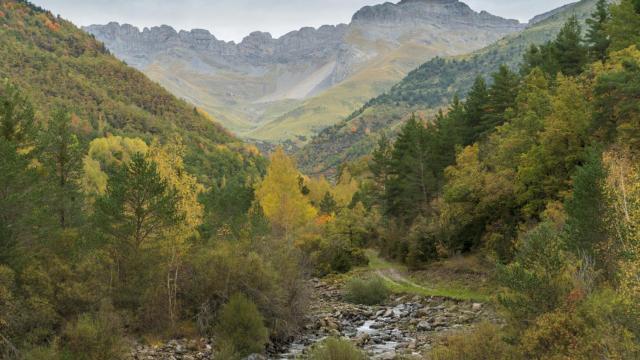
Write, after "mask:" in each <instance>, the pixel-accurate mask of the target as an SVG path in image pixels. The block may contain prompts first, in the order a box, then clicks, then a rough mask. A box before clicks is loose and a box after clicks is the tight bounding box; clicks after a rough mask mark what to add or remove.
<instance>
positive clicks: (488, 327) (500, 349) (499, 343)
mask: <svg viewBox="0 0 640 360" xmlns="http://www.w3.org/2000/svg"><path fill="white" fill-rule="evenodd" d="M513 354H515V351H514V349H513V348H512V347H511V346H510V345H509V344H507V343H506V342H504V341H503V340H502V338H501V336H500V329H499V328H498V327H497V326H496V325H493V324H489V323H482V324H480V325H479V326H478V327H477V328H476V329H475V330H473V331H470V332H462V333H456V334H454V335H451V336H448V337H446V338H444V341H443V343H442V344H440V345H438V346H436V347H435V348H434V349H433V350H432V351H431V357H430V359H432V360H489V359H491V360H506V359H517V356H516V355H513Z"/></svg>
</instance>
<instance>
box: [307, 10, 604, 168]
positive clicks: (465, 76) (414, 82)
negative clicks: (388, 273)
mask: <svg viewBox="0 0 640 360" xmlns="http://www.w3.org/2000/svg"><path fill="white" fill-rule="evenodd" d="M595 3H596V0H582V1H580V2H579V3H576V4H575V5H572V6H568V7H567V8H566V9H564V10H563V11H561V12H559V13H557V14H555V15H553V16H552V17H550V18H548V19H546V20H544V21H542V22H540V23H537V24H535V25H533V26H531V27H530V28H528V29H526V30H525V31H523V32H522V33H519V34H516V35H510V36H507V37H505V38H503V39H502V40H500V41H498V42H496V43H494V44H492V45H490V46H488V47H486V48H484V49H482V50H479V51H476V52H475V53H472V54H470V55H466V56H459V57H456V58H451V59H447V60H442V59H434V60H431V61H429V62H427V63H425V64H423V65H422V66H420V67H419V68H418V69H416V70H414V71H412V72H411V73H409V74H408V75H407V76H406V77H405V78H404V79H403V80H402V81H401V82H399V83H398V84H396V85H394V86H393V87H392V88H391V90H389V91H388V92H387V93H385V94H383V95H380V96H378V97H376V98H373V99H371V100H370V101H369V102H368V103H367V104H366V105H365V106H364V107H362V108H361V109H359V110H357V111H356V112H354V113H353V114H352V115H350V116H349V117H347V118H346V119H345V120H343V121H341V122H340V123H338V124H336V125H334V126H332V127H329V128H327V129H325V130H323V131H322V132H320V133H319V134H318V135H317V136H316V137H315V138H314V139H313V140H312V141H311V142H310V143H309V144H307V145H306V146H305V147H304V148H302V149H301V150H300V151H299V152H298V154H297V157H298V160H299V164H300V165H301V166H302V167H303V168H304V169H305V170H306V171H307V172H310V173H331V172H332V171H334V170H335V168H336V167H337V166H338V165H339V164H341V163H342V162H344V161H345V160H353V159H355V158H358V157H360V156H363V155H365V154H368V153H370V152H371V150H372V148H373V147H374V146H375V142H376V139H377V138H378V136H379V134H380V132H381V131H385V132H391V133H394V132H395V130H396V129H398V128H399V127H400V125H401V124H402V123H403V122H404V120H405V119H406V118H407V116H408V114H410V113H411V112H414V111H419V112H424V113H425V114H427V115H428V114H433V113H434V112H435V111H436V110H437V109H438V108H440V107H442V106H443V105H445V104H446V103H447V102H449V101H450V100H451V98H452V97H453V96H454V95H455V94H465V93H466V92H467V91H468V89H469V88H470V87H471V85H472V84H473V80H474V79H475V78H476V77H477V76H478V75H484V76H487V74H490V73H492V72H493V71H495V70H497V68H498V67H499V66H500V64H503V63H504V64H508V65H510V66H512V67H516V66H517V65H518V63H519V62H520V60H521V58H522V54H523V53H524V51H525V50H526V49H527V47H528V46H529V45H530V44H532V43H543V42H545V41H547V40H550V39H552V38H553V37H554V36H555V34H557V32H558V31H559V29H560V27H561V26H562V25H563V24H564V22H565V21H566V20H567V19H568V18H569V17H570V16H571V15H574V14H575V15H577V16H578V17H579V18H580V19H582V20H584V19H586V18H588V17H589V15H590V14H591V13H592V12H593V11H594V9H595Z"/></svg>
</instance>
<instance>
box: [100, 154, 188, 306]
mask: <svg viewBox="0 0 640 360" xmlns="http://www.w3.org/2000/svg"><path fill="white" fill-rule="evenodd" d="M179 203H180V199H179V196H178V193H177V192H176V191H175V190H174V189H172V188H171V187H170V186H169V183H168V182H167V181H166V180H163V179H162V177H161V176H160V174H159V173H158V168H157V165H156V164H155V163H154V162H153V161H151V160H149V159H148V158H146V157H145V156H144V155H142V154H134V155H133V156H132V158H131V161H130V162H129V163H127V164H125V165H123V166H122V168H121V169H120V170H119V171H117V172H116V173H115V174H113V176H111V177H110V178H109V182H108V184H107V190H106V193H105V194H104V195H103V196H101V197H99V198H98V199H97V201H96V213H95V216H94V219H95V220H94V222H95V224H96V227H97V229H98V230H99V231H100V232H101V233H102V234H104V236H105V237H106V238H107V240H108V242H109V244H110V247H111V249H112V253H113V257H114V261H115V263H116V265H117V267H116V268H117V271H118V276H119V280H120V282H121V287H119V290H120V291H119V293H118V295H119V297H120V298H121V302H123V303H124V304H125V305H129V306H137V304H138V303H139V302H140V296H141V292H142V291H143V290H144V289H145V288H147V287H148V286H149V281H150V280H149V276H152V275H151V274H149V273H151V272H152V270H153V268H152V267H151V266H148V265H149V263H150V262H151V261H149V262H147V260H149V259H152V260H153V261H154V262H155V261H157V260H158V259H157V258H156V257H157V256H155V255H157V254H158V253H157V251H158V250H159V249H160V248H161V246H162V242H163V240H165V239H164V237H165V236H166V235H167V231H168V230H169V229H171V228H172V227H174V226H176V224H178V223H180V222H181V221H182V220H183V217H182V214H180V213H179V212H178V206H179Z"/></svg>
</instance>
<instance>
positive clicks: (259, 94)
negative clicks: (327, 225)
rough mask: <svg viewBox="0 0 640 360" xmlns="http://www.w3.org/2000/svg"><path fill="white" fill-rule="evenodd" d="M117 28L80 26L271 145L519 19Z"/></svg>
mask: <svg viewBox="0 0 640 360" xmlns="http://www.w3.org/2000/svg"><path fill="white" fill-rule="evenodd" d="M118 25H119V24H116V23H110V24H107V25H92V26H89V27H85V28H84V29H85V31H88V32H90V33H92V34H93V35H94V36H95V37H96V38H97V39H98V40H100V41H102V42H104V43H105V45H106V46H107V47H108V48H109V50H110V51H112V52H113V53H114V54H115V55H116V56H118V57H119V58H121V59H122V60H124V61H125V62H127V63H128V64H131V65H133V66H134V67H136V68H138V69H140V70H142V71H143V72H145V73H146V74H147V75H148V76H150V77H151V78H152V79H153V80H155V81H157V82H159V83H160V84H162V85H163V86H165V87H166V88H167V89H169V90H170V91H171V92H173V93H174V94H176V95H177V96H179V97H182V98H184V99H187V100H188V101H190V102H192V103H194V104H195V105H197V106H199V107H201V108H203V109H205V110H206V111H208V112H209V113H211V114H212V115H213V116H214V117H215V118H217V119H219V121H220V122H221V123H222V124H223V125H225V126H226V127H228V128H229V129H230V130H232V131H233V132H235V133H237V134H239V135H240V136H241V137H244V138H252V139H258V140H267V141H275V142H279V141H283V140H287V139H294V140H299V139H302V138H303V137H305V136H310V135H313V134H315V133H317V131H319V130H320V129H322V128H324V127H326V126H329V125H332V124H334V123H336V122H338V121H339V120H340V119H341V118H343V117H345V116H347V115H348V114H349V113H351V112H352V111H353V110H355V109H356V108H358V107H359V106H361V105H362V104H363V103H364V102H365V101H366V100H367V99H368V98H370V97H372V96H374V95H377V94H379V93H381V92H383V91H385V90H386V89H387V88H388V87H390V86H391V85H393V84H394V83H395V82H396V81H398V80H400V79H402V77H403V76H404V75H405V74H406V73H407V72H408V71H410V70H411V69H413V68H414V67H415V66H417V65H419V64H420V63H422V62H424V61H425V60H427V59H429V58H432V57H434V56H448V55H459V54H462V53H464V52H467V51H469V50H473V49H477V48H480V47H482V46H486V45H488V44H489V43H491V42H493V41H495V40H497V39H499V38H500V37H502V36H503V35H505V34H508V33H514V32H518V31H520V30H522V29H523V28H524V26H525V25H524V24H520V23H519V22H518V21H516V20H508V19H503V18H500V17H498V16H493V15H490V14H488V13H486V12H476V11H474V10H472V9H471V8H469V7H468V6H467V5H466V4H464V3H462V2H459V1H455V0H438V1H402V2H400V3H397V4H393V3H384V4H380V5H374V6H369V7H363V8H362V9H361V10H360V11H358V12H356V13H355V14H354V16H353V18H352V21H351V23H350V24H339V25H324V26H321V27H319V28H310V27H303V28H301V29H300V30H295V31H292V32H289V33H287V34H284V35H282V36H281V37H279V38H273V37H272V36H271V34H269V33H264V32H253V33H251V34H249V35H248V36H246V37H245V38H244V39H243V40H242V41H241V42H240V43H237V44H236V43H235V42H225V41H223V40H218V39H217V38H216V37H215V36H214V35H213V34H211V33H210V32H209V31H206V30H201V29H194V30H191V31H176V30H175V29H173V28H171V27H168V26H160V27H152V28H146V29H142V30H140V29H138V28H136V27H133V26H131V25H119V26H118ZM299 141H302V140H299Z"/></svg>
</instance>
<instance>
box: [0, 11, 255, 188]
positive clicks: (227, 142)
mask: <svg viewBox="0 0 640 360" xmlns="http://www.w3.org/2000/svg"><path fill="white" fill-rule="evenodd" d="M0 59H1V60H0V79H6V80H8V81H9V82H10V83H12V84H15V85H16V86H18V87H19V88H20V89H21V91H23V92H24V93H25V94H26V95H27V96H28V97H29V99H30V100H31V101H32V102H33V104H34V106H35V109H36V111H37V117H38V118H39V119H40V120H46V119H47V118H48V116H49V115H50V113H51V112H52V110H53V109H54V108H55V107H57V106H66V107H68V108H70V109H71V110H72V111H73V112H74V113H75V114H76V116H77V117H78V122H79V124H78V131H79V133H81V135H82V136H83V137H84V138H85V139H87V140H89V139H91V138H93V137H96V136H105V135H108V134H114V135H124V136H135V137H141V138H143V139H145V140H147V141H151V140H152V139H153V138H160V139H168V138H172V137H175V136H179V137H181V138H182V140H183V142H184V144H185V145H186V147H187V154H186V155H187V159H186V161H187V165H188V166H189V168H190V170H192V171H194V173H197V174H198V175H200V176H201V177H209V176H212V175H216V174H217V173H220V172H224V171H228V169H239V168H242V167H243V166H244V164H243V161H249V160H247V159H244V160H242V156H241V155H240V153H239V152H235V151H230V149H233V150H238V151H243V152H246V153H247V154H248V152H249V151H245V150H247V149H245V145H243V144H242V143H240V142H239V140H238V139H237V138H235V137H234V136H232V135H231V134H230V133H228V132H227V131H226V130H224V129H223V128H222V127H221V126H220V125H218V124H217V123H215V122H213V121H212V120H211V119H210V118H209V117H207V116H206V114H204V113H203V112H202V111H199V110H198V109H196V108H194V106H193V105H190V104H188V103H187V102H185V101H183V100H179V99H177V98H176V97H175V96H174V95H172V94H171V93H169V92H168V91H166V90H165V89H164V88H162V87H161V86H160V85H158V84H156V83H154V82H152V81H151V80H149V79H148V78H147V77H146V76H145V75H144V74H142V73H141V72H139V71H138V70H135V69H133V68H131V67H128V66H127V65H125V64H124V63H123V62H122V61H120V60H118V59H116V58H115V57H114V56H112V55H111V54H110V53H109V51H108V50H107V49H105V48H104V45H103V44H102V43H100V42H98V41H96V40H95V39H94V38H93V37H92V36H90V35H89V34H87V33H85V32H84V31H82V30H80V29H79V28H77V27H76V26H75V25H73V24H72V23H70V22H68V21H65V20H63V19H61V18H60V17H56V16H53V15H52V14H51V13H50V12H48V11H45V10H44V9H41V8H39V7H37V6H34V5H32V4H30V3H28V2H26V1H12V0H2V1H0ZM251 157H252V155H250V154H248V158H249V159H250V158H251ZM211 159H217V160H220V161H218V164H224V165H216V163H215V162H211V161H210V160H211ZM223 159H224V161H222V160H223ZM211 164H214V165H211Z"/></svg>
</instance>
